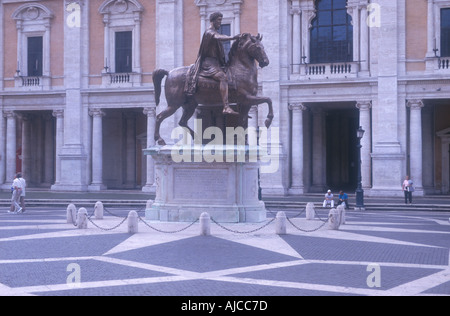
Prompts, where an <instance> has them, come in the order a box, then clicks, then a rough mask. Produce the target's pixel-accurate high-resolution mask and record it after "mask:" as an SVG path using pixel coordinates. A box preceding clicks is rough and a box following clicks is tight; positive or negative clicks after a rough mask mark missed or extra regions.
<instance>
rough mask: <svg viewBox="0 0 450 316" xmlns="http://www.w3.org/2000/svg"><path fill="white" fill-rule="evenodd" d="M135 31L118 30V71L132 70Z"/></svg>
mask: <svg viewBox="0 0 450 316" xmlns="http://www.w3.org/2000/svg"><path fill="white" fill-rule="evenodd" d="M132 53H133V32H132V31H126V32H116V73H123V72H132V61H133V60H132Z"/></svg>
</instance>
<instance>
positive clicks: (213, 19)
mask: <svg viewBox="0 0 450 316" xmlns="http://www.w3.org/2000/svg"><path fill="white" fill-rule="evenodd" d="M219 18H223V14H222V13H221V12H214V13H213V14H211V15H210V16H209V21H210V22H211V23H215V22H216V21H217V20H218V19H219Z"/></svg>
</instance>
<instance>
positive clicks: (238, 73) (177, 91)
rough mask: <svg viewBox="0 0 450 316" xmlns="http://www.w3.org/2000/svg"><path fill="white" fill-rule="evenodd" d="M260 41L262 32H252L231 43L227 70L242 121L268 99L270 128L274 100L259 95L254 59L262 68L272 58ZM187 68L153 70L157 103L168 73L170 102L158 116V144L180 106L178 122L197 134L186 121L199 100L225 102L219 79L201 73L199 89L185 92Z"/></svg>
mask: <svg viewBox="0 0 450 316" xmlns="http://www.w3.org/2000/svg"><path fill="white" fill-rule="evenodd" d="M261 41H262V36H260V35H259V34H258V36H252V35H250V34H246V33H245V34H242V35H241V36H240V38H239V39H238V40H236V41H235V42H234V44H233V46H232V47H231V50H230V53H229V62H228V67H227V74H228V76H229V78H230V79H229V82H230V87H229V102H230V103H236V104H237V105H238V108H239V118H240V122H241V123H244V122H245V121H246V120H247V118H248V113H249V111H250V108H251V107H252V106H253V105H259V104H262V103H267V104H268V106H269V114H268V115H267V119H266V121H265V125H266V127H267V128H269V127H270V125H271V124H272V120H273V117H274V115H273V107H272V100H271V99H270V98H266V97H258V96H257V93H258V68H257V65H256V62H255V61H257V62H258V63H259V66H260V67H261V68H264V67H266V66H268V65H269V59H268V58H267V55H266V52H265V50H264V46H263V45H262V43H261ZM188 71H189V67H180V68H176V69H174V70H172V71H171V72H168V71H166V70H163V69H157V70H155V71H154V73H153V83H154V86H155V100H156V105H159V103H160V97H161V82H162V80H163V78H164V77H165V76H168V77H167V79H166V86H165V94H166V99H167V104H168V106H167V108H166V109H165V110H164V111H162V112H161V113H160V114H158V116H157V117H156V125H155V141H156V142H157V144H158V145H165V144H166V143H165V141H164V140H163V139H162V138H161V135H160V126H161V123H162V122H163V121H164V120H165V119H166V118H168V117H170V116H171V115H173V114H174V113H175V112H176V111H177V110H178V109H179V108H180V107H183V115H182V117H181V120H180V122H179V125H180V126H182V127H185V128H187V129H189V131H190V133H191V135H192V137H194V131H193V130H192V129H191V128H189V127H188V125H187V124H188V121H189V119H190V118H191V117H192V115H194V112H195V109H196V108H197V106H198V105H199V104H205V105H214V106H223V103H222V100H221V97H220V92H219V83H218V82H216V81H214V80H212V79H209V78H204V77H202V75H201V73H200V76H199V79H198V84H197V92H196V93H195V95H194V96H193V97H190V98H188V97H187V96H186V94H185V93H184V87H185V82H186V75H187V73H188Z"/></svg>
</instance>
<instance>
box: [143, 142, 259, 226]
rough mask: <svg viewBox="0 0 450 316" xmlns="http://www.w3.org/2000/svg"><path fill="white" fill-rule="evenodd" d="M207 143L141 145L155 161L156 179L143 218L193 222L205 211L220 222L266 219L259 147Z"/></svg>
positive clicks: (255, 221) (256, 221)
mask: <svg viewBox="0 0 450 316" xmlns="http://www.w3.org/2000/svg"><path fill="white" fill-rule="evenodd" d="M210 149H211V148H209V149H207V150H205V146H200V145H198V146H190V145H187V146H179V145H178V146H164V147H152V148H149V149H146V150H144V154H146V155H151V156H152V157H153V159H154V161H155V183H156V199H155V201H154V203H153V205H152V206H151V208H148V209H147V210H146V219H148V220H160V221H167V222H192V221H195V220H196V219H198V218H199V217H200V215H201V214H202V213H203V212H208V213H209V214H210V216H211V217H212V219H214V220H215V221H217V222H222V223H242V222H247V223H259V222H263V221H264V220H265V219H266V209H265V205H264V202H262V201H259V199H258V190H259V182H258V169H259V161H258V159H256V157H257V153H258V152H257V148H253V147H252V148H249V147H248V146H232V147H229V146H223V147H222V146H221V147H220V149H215V150H213V151H211V150H210ZM181 157H183V159H181ZM221 157H222V158H221ZM180 160H182V161H180ZM222 161H223V162H222Z"/></svg>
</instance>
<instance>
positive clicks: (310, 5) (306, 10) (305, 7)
mask: <svg viewBox="0 0 450 316" xmlns="http://www.w3.org/2000/svg"><path fill="white" fill-rule="evenodd" d="M300 9H301V10H302V18H301V24H302V55H303V56H305V57H306V60H305V62H307V63H309V62H310V57H311V56H310V50H309V47H310V45H309V43H310V28H311V22H312V20H313V19H314V18H315V17H316V8H315V6H314V1H313V0H307V1H300ZM303 56H302V57H303Z"/></svg>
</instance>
